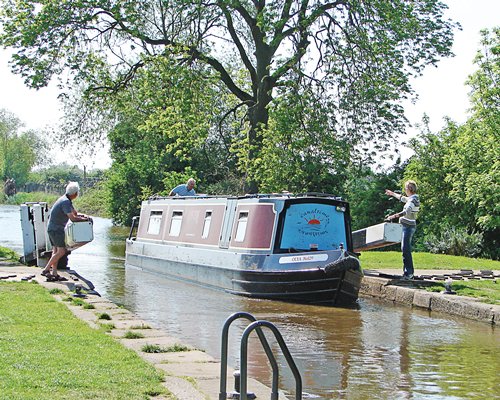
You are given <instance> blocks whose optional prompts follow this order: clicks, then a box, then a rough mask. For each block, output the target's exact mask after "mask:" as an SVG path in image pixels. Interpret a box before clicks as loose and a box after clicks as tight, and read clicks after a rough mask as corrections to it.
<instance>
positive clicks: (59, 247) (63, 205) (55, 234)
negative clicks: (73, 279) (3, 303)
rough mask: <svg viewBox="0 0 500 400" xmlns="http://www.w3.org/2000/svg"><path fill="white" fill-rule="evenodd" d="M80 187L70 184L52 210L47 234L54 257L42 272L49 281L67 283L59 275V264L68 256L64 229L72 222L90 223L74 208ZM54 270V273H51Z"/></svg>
mask: <svg viewBox="0 0 500 400" xmlns="http://www.w3.org/2000/svg"><path fill="white" fill-rule="evenodd" d="M79 190H80V187H79V186H78V182H70V183H68V185H67V186H66V193H65V194H64V196H61V197H59V199H57V201H56V202H55V203H54V205H53V206H52V208H51V209H50V215H49V225H48V227H47V233H48V235H49V239H50V243H51V244H52V256H51V257H50V260H49V262H48V263H47V265H46V267H45V268H44V270H43V271H42V275H44V276H46V277H47V280H48V281H63V280H64V281H65V280H67V279H66V278H64V277H62V276H60V275H58V273H57V264H58V262H59V260H60V259H61V257H63V256H64V255H65V254H66V243H65V238H64V228H65V226H66V224H67V222H68V220H71V221H73V222H79V221H88V219H89V217H87V216H86V215H83V214H78V213H77V212H76V210H75V208H74V207H73V203H72V201H73V200H74V199H76V198H77V197H78V192H79ZM51 270H52V273H51Z"/></svg>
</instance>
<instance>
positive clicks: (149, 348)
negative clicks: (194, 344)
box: [141, 343, 191, 353]
mask: <svg viewBox="0 0 500 400" xmlns="http://www.w3.org/2000/svg"><path fill="white" fill-rule="evenodd" d="M141 350H142V351H143V352H144V353H176V352H183V351H190V350H191V349H190V348H189V347H187V346H184V345H182V344H177V343H176V344H173V345H172V346H168V347H161V346H158V345H157V344H145V345H144V346H142V348H141Z"/></svg>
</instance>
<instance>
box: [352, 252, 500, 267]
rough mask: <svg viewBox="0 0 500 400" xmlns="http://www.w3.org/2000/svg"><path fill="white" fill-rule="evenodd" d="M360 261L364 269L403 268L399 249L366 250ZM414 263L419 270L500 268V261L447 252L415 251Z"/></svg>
mask: <svg viewBox="0 0 500 400" xmlns="http://www.w3.org/2000/svg"><path fill="white" fill-rule="evenodd" d="M360 261H361V265H362V267H363V269H397V268H401V270H402V269H403V261H402V258H401V252H398V251H365V252H363V253H361V256H360ZM413 264H414V265H415V269H417V270H420V269H436V270H440V269H444V270H446V269H453V270H461V269H473V270H500V261H494V260H487V259H484V258H468V257H460V256H449V255H447V254H431V253H413Z"/></svg>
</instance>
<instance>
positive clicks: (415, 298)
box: [359, 276, 500, 324]
mask: <svg viewBox="0 0 500 400" xmlns="http://www.w3.org/2000/svg"><path fill="white" fill-rule="evenodd" d="M359 293H360V295H361V296H368V297H376V298H379V299H383V300H387V301H392V302H395V303H398V304H406V305H408V306H411V307H419V308H424V309H426V310H430V311H439V312H444V313H447V314H450V315H457V316H460V317H464V318H469V319H473V320H476V321H481V322H487V323H489V324H500V306H498V305H494V304H486V303H482V302H481V301H479V300H478V299H475V298H472V297H465V296H455V295H449V294H443V293H435V292H427V291H426V290H424V289H419V288H418V287H414V286H413V285H412V284H411V283H407V282H404V283H402V282H401V283H396V282H395V281H394V280H390V279H385V278H379V277H371V276H365V277H364V278H363V282H362V284H361V288H360V292H359Z"/></svg>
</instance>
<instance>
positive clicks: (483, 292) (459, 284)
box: [426, 279, 500, 305]
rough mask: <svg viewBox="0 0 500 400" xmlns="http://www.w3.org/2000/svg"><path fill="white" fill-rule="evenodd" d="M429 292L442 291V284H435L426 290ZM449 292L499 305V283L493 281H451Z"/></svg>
mask: <svg viewBox="0 0 500 400" xmlns="http://www.w3.org/2000/svg"><path fill="white" fill-rule="evenodd" d="M426 289H427V290H428V291H430V292H442V291H444V289H445V288H444V283H441V282H436V284H434V285H433V286H430V287H427V288H426ZM451 290H453V291H454V292H456V294H457V295H458V296H469V297H475V298H478V299H480V300H481V301H482V302H484V303H489V304H499V305H500V283H499V282H498V279H495V280H478V281H475V280H474V281H453V283H452V285H451Z"/></svg>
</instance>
